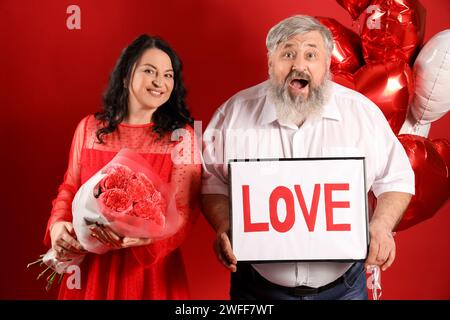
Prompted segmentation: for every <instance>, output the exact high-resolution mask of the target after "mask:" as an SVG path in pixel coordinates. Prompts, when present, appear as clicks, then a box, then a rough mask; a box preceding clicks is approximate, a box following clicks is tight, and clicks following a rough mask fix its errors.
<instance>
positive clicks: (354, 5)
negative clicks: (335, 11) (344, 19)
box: [336, 0, 370, 20]
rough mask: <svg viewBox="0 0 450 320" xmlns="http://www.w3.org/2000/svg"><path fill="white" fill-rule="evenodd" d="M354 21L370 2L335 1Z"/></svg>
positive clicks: (362, 0) (359, 0) (358, 0)
mask: <svg viewBox="0 0 450 320" xmlns="http://www.w3.org/2000/svg"><path fill="white" fill-rule="evenodd" d="M336 1H337V3H339V4H340V5H341V6H342V7H343V8H344V9H345V10H347V12H348V13H350V15H351V16H352V19H353V20H356V19H357V18H358V17H359V16H360V15H361V13H362V12H363V11H364V9H365V8H367V6H368V5H369V3H370V0H336Z"/></svg>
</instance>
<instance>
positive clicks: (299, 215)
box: [229, 157, 368, 262]
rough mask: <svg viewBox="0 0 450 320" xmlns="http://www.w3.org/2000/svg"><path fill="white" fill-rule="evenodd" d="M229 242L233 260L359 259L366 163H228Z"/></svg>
mask: <svg viewBox="0 0 450 320" xmlns="http://www.w3.org/2000/svg"><path fill="white" fill-rule="evenodd" d="M229 174H230V215H231V241H232V247H233V251H234V254H235V255H236V258H237V260H238V261H251V262H269V261H270V262H272V261H317V260H328V261H333V260H342V261H350V260H364V259H365V258H366V256H367V249H368V228H367V221H368V217H367V192H366V188H365V169H364V158H362V157H355V158H308V159H280V160H270V159H259V160H232V161H230V163H229Z"/></svg>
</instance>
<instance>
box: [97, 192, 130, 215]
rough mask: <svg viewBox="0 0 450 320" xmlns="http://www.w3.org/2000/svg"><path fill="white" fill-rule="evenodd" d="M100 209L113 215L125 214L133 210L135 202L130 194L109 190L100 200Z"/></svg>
mask: <svg viewBox="0 0 450 320" xmlns="http://www.w3.org/2000/svg"><path fill="white" fill-rule="evenodd" d="M98 202H99V204H100V208H101V210H102V211H106V212H108V213H111V214H115V215H117V214H125V213H128V212H130V211H131V210H132V208H133V201H132V199H131V198H130V197H129V196H128V194H127V193H126V192H125V191H123V190H120V189H109V190H106V191H105V192H103V193H102V194H101V195H100V197H99V198H98Z"/></svg>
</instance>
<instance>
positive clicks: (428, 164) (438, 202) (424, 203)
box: [396, 134, 450, 231]
mask: <svg viewBox="0 0 450 320" xmlns="http://www.w3.org/2000/svg"><path fill="white" fill-rule="evenodd" d="M398 139H399V140H400V142H401V143H402V145H403V147H404V148H405V150H406V153H407V155H408V157H409V161H410V162H411V166H412V168H413V170H414V174H415V183H416V194H415V196H413V197H412V199H411V203H410V204H409V206H408V209H407V210H406V212H405V214H404V215H403V218H402V220H401V221H400V223H399V225H398V226H397V228H396V231H401V230H405V229H407V228H410V227H412V226H414V225H416V224H418V223H420V222H422V221H424V220H426V219H430V218H431V217H433V216H434V215H435V214H436V212H437V211H438V210H439V208H440V207H441V206H442V205H443V204H444V203H445V202H446V201H447V200H448V198H449V196H450V176H449V169H450V168H449V167H448V165H447V164H446V163H445V161H444V159H443V158H442V156H441V154H444V153H445V154H447V155H448V154H450V147H449V143H448V141H447V142H446V143H441V142H438V143H437V144H435V143H434V142H432V141H430V140H429V139H427V138H424V137H420V136H416V135H409V134H405V135H399V136H398ZM438 149H440V150H441V153H440V152H439V151H438Z"/></svg>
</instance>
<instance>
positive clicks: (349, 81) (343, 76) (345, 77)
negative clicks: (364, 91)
mask: <svg viewBox="0 0 450 320" xmlns="http://www.w3.org/2000/svg"><path fill="white" fill-rule="evenodd" d="M333 81H334V82H336V83H339V84H340V85H343V86H344V87H347V88H349V89H352V90H356V87H355V80H354V78H353V75H352V74H351V73H348V72H336V73H333Z"/></svg>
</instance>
